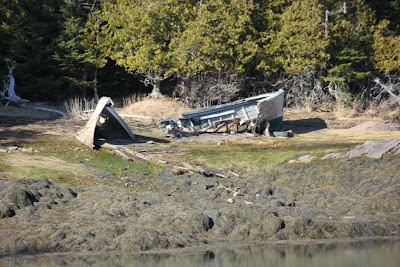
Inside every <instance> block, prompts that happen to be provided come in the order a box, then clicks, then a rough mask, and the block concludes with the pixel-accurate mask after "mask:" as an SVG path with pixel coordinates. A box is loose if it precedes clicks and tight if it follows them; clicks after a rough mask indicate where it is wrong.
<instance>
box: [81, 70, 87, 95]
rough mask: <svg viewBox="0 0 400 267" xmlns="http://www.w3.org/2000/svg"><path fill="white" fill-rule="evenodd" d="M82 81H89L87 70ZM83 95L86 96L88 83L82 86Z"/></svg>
mask: <svg viewBox="0 0 400 267" xmlns="http://www.w3.org/2000/svg"><path fill="white" fill-rule="evenodd" d="M82 81H84V82H87V72H86V71H85V72H83V74H82ZM81 91H82V97H83V98H86V85H83V86H81Z"/></svg>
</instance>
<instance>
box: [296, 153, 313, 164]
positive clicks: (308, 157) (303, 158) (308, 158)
mask: <svg viewBox="0 0 400 267" xmlns="http://www.w3.org/2000/svg"><path fill="white" fill-rule="evenodd" d="M314 159H316V157H315V156H311V155H304V156H301V157H300V158H298V159H297V161H298V162H301V163H308V162H311V161H312V160H314Z"/></svg>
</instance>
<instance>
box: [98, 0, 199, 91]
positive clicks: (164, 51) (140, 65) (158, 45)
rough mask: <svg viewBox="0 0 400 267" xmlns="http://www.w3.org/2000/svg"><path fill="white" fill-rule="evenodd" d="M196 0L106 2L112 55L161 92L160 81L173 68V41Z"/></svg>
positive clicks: (107, 31) (125, 0) (105, 7)
mask: <svg viewBox="0 0 400 267" xmlns="http://www.w3.org/2000/svg"><path fill="white" fill-rule="evenodd" d="M192 2H194V1H183V2H182V1H173V0H150V1H148V0H138V1H129V0H116V1H113V2H109V3H105V4H104V9H103V19H104V21H106V24H105V25H104V26H103V27H102V30H103V31H104V32H105V33H106V39H105V41H106V42H107V44H108V45H109V47H110V57H111V58H112V59H114V60H115V61H116V63H117V64H118V65H120V66H123V67H124V68H125V69H126V70H127V71H128V72H131V73H140V74H142V75H143V76H144V77H145V79H144V80H143V82H144V83H145V84H152V85H153V91H152V94H151V95H153V96H155V97H158V96H160V95H161V92H160V83H161V81H162V80H163V79H166V78H168V77H169V75H171V73H172V72H173V64H172V62H171V56H170V53H171V50H170V46H169V45H170V42H171V40H172V39H173V38H175V37H176V36H177V35H178V34H180V33H181V32H182V31H183V28H182V27H183V23H182V21H183V20H185V19H186V17H187V15H188V13H190V11H191V6H192V4H193V3H192Z"/></svg>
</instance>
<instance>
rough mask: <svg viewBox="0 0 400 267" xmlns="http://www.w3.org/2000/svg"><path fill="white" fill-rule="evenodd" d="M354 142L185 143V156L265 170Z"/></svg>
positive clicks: (198, 161) (195, 160) (219, 164)
mask: <svg viewBox="0 0 400 267" xmlns="http://www.w3.org/2000/svg"><path fill="white" fill-rule="evenodd" d="M352 146H354V144H309V145H304V144H302V145H296V144H290V145H289V144H283V145H281V146H279V145H277V144H274V145H258V146H255V145H243V144H241V145H237V144H235V145H232V144H230V145H221V146H216V145H205V144H199V145H197V144H191V145H188V148H189V151H188V154H187V156H186V160H187V161H190V162H193V163H196V164H200V165H206V166H212V167H218V168H223V169H226V170H232V171H242V172H243V171H244V172H247V171H253V170H266V169H268V168H270V167H272V166H275V165H278V164H281V163H284V162H286V161H287V160H289V159H294V158H297V157H300V156H303V155H307V154H309V155H318V156H322V155H325V154H328V153H332V152H338V151H344V150H346V149H348V148H350V147H352Z"/></svg>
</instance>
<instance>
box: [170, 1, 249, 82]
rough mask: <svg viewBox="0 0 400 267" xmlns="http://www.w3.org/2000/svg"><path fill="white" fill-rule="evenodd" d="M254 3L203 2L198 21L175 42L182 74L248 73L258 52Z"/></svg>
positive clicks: (192, 21)
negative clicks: (253, 19)
mask: <svg viewBox="0 0 400 267" xmlns="http://www.w3.org/2000/svg"><path fill="white" fill-rule="evenodd" d="M253 10H254V3H253V1H242V0H231V1H225V0H215V1H199V3H198V5H197V7H196V11H197V12H196V14H195V15H192V16H193V17H194V18H193V19H192V20H191V21H189V22H188V23H187V26H186V29H185V31H184V32H183V33H182V35H180V36H178V38H175V39H174V40H172V44H171V46H172V51H173V56H174V63H175V66H176V70H177V72H178V73H182V74H184V75H195V74H197V73H199V72H210V71H211V72H212V71H232V72H244V71H246V69H248V68H249V66H250V65H251V64H252V63H253V60H254V57H255V55H256V52H257V43H256V39H255V29H254V27H253V25H252V18H251V15H252V12H253Z"/></svg>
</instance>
